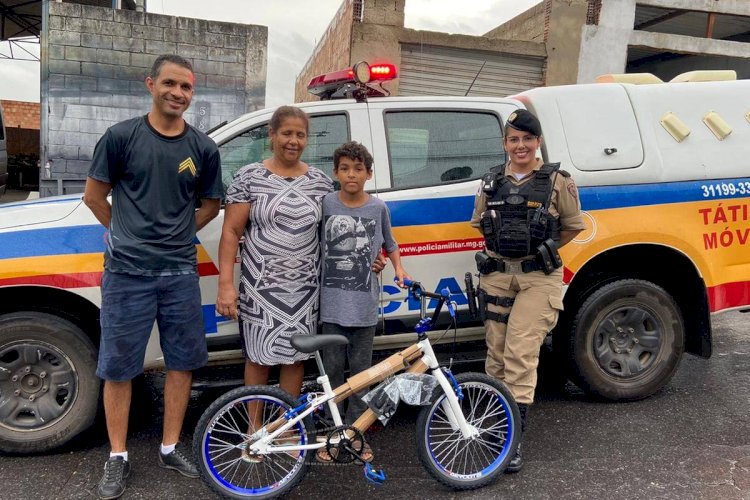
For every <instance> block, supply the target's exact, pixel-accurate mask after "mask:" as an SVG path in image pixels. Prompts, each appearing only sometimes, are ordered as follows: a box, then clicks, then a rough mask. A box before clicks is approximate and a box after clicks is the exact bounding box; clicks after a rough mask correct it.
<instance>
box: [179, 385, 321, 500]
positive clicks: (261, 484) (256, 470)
mask: <svg viewBox="0 0 750 500" xmlns="http://www.w3.org/2000/svg"><path fill="white" fill-rule="evenodd" d="M296 406H298V402H297V401H296V400H295V399H294V398H293V397H292V396H290V395H289V394H288V393H286V392H285V391H283V390H281V389H278V388H276V387H269V386H250V387H240V388H238V389H234V390H232V391H229V392H228V393H226V394H224V395H223V396H221V397H220V398H219V399H217V400H216V401H214V402H213V403H212V404H211V406H209V407H208V409H206V411H205V412H204V413H203V415H202V416H201V419H200V421H199V422H198V425H197V427H196V429H195V435H194V437H193V452H194V454H195V457H196V459H197V462H198V464H197V465H198V470H199V472H200V475H201V478H202V479H203V481H204V482H205V483H206V484H207V485H208V486H209V488H211V489H212V490H213V491H214V492H216V493H218V494H219V495H221V496H223V497H225V498H256V499H266V498H275V497H277V496H280V495H283V494H285V493H287V492H289V490H291V489H292V488H294V487H295V486H296V485H297V484H298V483H299V482H300V481H301V480H302V478H303V477H304V475H305V474H306V473H307V471H308V468H309V463H310V458H311V456H312V455H313V454H311V453H309V452H308V451H305V450H300V451H288V452H275V453H269V454H265V455H251V454H247V453H243V450H244V449H245V447H246V445H247V443H248V440H249V437H250V435H252V434H253V433H254V432H256V431H257V430H258V429H260V428H262V427H263V426H265V425H268V424H269V423H270V422H273V421H275V420H276V419H278V418H279V417H280V416H282V415H283V414H284V413H285V412H287V411H289V410H290V409H292V408H294V407H296ZM251 413H252V414H253V415H255V418H251ZM312 436H314V431H313V423H312V421H311V419H309V418H306V419H304V420H302V421H300V422H298V423H297V424H296V425H294V426H293V427H292V428H290V429H289V430H288V431H285V432H284V433H283V435H282V437H281V438H280V439H279V441H278V442H274V443H273V444H277V443H278V445H281V444H289V443H294V444H297V443H299V444H307V443H308V442H309V441H310V439H311V437H312Z"/></svg>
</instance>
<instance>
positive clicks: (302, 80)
mask: <svg viewBox="0 0 750 500" xmlns="http://www.w3.org/2000/svg"><path fill="white" fill-rule="evenodd" d="M353 16H354V10H353V2H352V0H344V1H343V3H342V4H341V7H339V10H338V12H336V15H334V16H333V20H331V23H330V24H329V25H328V28H327V29H326V31H325V33H323V36H322V38H321V39H320V42H318V45H317V46H316V47H315V49H314V51H313V54H312V56H310V59H308V60H307V63H306V64H305V66H304V67H303V68H302V71H300V72H299V75H297V79H296V80H295V85H294V102H304V101H314V100H317V99H318V98H317V97H316V96H314V95H313V94H311V93H309V92H308V91H307V84H308V83H310V79H311V78H312V77H314V76H317V75H320V74H323V73H329V72H331V71H336V70H340V69H344V68H346V67H348V66H349V65H351V64H352V62H351V60H350V58H351V56H350V54H351V38H352V23H353Z"/></svg>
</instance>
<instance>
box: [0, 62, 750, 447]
mask: <svg viewBox="0 0 750 500" xmlns="http://www.w3.org/2000/svg"><path fill="white" fill-rule="evenodd" d="M395 72H396V69H395V68H394V67H393V66H388V65H385V66H378V67H372V68H368V67H367V66H363V65H359V66H357V67H355V68H351V69H348V70H344V71H340V72H336V73H331V74H327V75H322V76H320V77H317V78H315V79H313V80H312V81H311V84H310V89H311V91H313V92H314V93H317V94H318V95H319V96H321V97H322V98H323V100H321V101H319V102H314V103H305V104H301V105H300V107H302V108H303V109H304V110H305V111H306V112H307V113H308V114H309V116H310V138H309V144H308V146H307V149H306V151H305V157H304V158H303V159H304V160H305V161H307V162H308V163H309V164H311V165H314V166H316V167H318V168H321V169H323V170H324V171H326V172H329V173H330V172H331V170H332V164H331V163H332V153H333V151H334V149H335V148H336V147H337V146H339V145H340V144H342V143H343V142H345V141H347V140H351V139H353V140H357V141H359V142H361V143H363V144H364V145H366V146H367V147H368V148H369V149H370V151H371V152H372V153H373V156H374V158H375V165H374V175H373V178H372V180H371V181H369V182H368V184H367V186H366V188H367V189H368V190H369V191H370V192H372V193H373V194H374V195H375V196H378V197H380V198H382V199H383V200H385V202H386V203H387V204H388V206H389V208H390V211H391V215H392V223H393V226H394V234H395V237H396V239H397V241H398V242H399V245H400V248H401V255H402V256H403V259H404V264H405V267H406V268H407V269H408V270H409V272H410V274H412V275H413V276H415V277H418V279H420V280H421V281H422V282H423V284H424V285H425V286H426V287H428V288H429V289H433V290H435V289H442V288H444V287H446V286H447V287H448V288H449V289H450V290H451V292H452V293H453V300H455V301H456V302H457V303H458V304H459V306H463V309H465V308H466V304H467V299H466V295H465V286H464V274H465V273H466V272H467V271H472V270H475V268H474V254H475V252H477V251H478V250H480V249H481V248H482V247H483V240H482V238H481V236H480V234H479V232H478V231H477V230H476V229H474V228H472V227H471V226H470V225H469V223H468V221H469V219H470V216H471V212H472V206H473V201H474V196H475V193H476V192H477V190H478V188H479V179H480V178H481V177H482V175H483V174H485V173H486V172H487V171H488V170H489V169H490V168H491V167H493V166H495V165H498V164H502V163H504V162H505V160H506V154H505V151H504V150H503V143H502V128H503V123H504V122H505V120H506V118H507V117H508V115H509V114H510V113H512V112H513V111H514V110H516V109H519V108H528V109H530V110H531V111H532V112H534V113H535V114H536V115H537V116H538V117H539V119H540V120H541V123H542V128H543V132H544V138H545V141H544V143H543V146H542V150H541V151H540V154H541V155H542V156H543V157H544V159H545V160H548V161H557V162H561V163H562V168H564V169H565V170H567V171H569V172H570V173H571V174H572V176H573V178H574V179H575V181H576V183H577V184H578V186H579V193H580V198H581V205H582V207H583V210H584V218H585V220H586V223H587V226H588V227H587V230H586V231H584V232H583V233H581V234H580V235H579V236H578V238H577V239H576V240H575V241H574V242H572V243H570V244H568V245H567V246H566V247H565V248H564V249H563V250H564V251H563V252H562V254H563V260H564V265H565V272H564V280H565V283H566V293H565V297H564V306H565V311H564V313H563V315H562V316H561V318H560V321H559V323H558V325H557V327H556V329H555V331H554V332H553V334H552V337H551V342H550V343H551V345H552V346H553V350H554V353H555V357H556V359H557V361H558V363H556V365H558V366H559V367H560V368H561V369H562V370H564V374H563V376H566V377H569V378H570V379H572V380H573V381H574V382H575V383H577V384H578V385H579V386H580V387H582V388H583V389H584V390H585V391H587V392H588V393H590V394H592V395H594V396H597V397H601V398H606V399H612V400H632V399H638V398H643V397H646V396H648V395H650V394H653V393H654V392H655V391H657V390H659V389H660V388H661V387H662V386H664V384H666V383H667V382H668V381H669V379H670V377H671V376H672V375H673V373H674V372H675V370H676V367H677V365H678V362H679V360H680V358H681V356H682V354H683V352H685V351H686V352H688V353H691V354H695V355H699V356H704V357H707V356H709V355H710V354H711V315H712V314H714V313H718V312H720V311H725V310H730V309H739V308H747V307H748V304H750V259H748V257H747V256H748V255H750V254H749V253H748V240H749V236H750V222H749V221H750V217H749V216H748V214H749V213H750V209H749V207H750V178H748V177H747V172H748V167H747V155H746V154H745V153H746V145H747V144H748V143H750V99H749V98H748V96H750V81H736V80H735V81H733V80H724V81H699V82H696V81H694V80H707V79H710V78H707V77H706V74H705V73H693V74H687V75H683V76H681V77H680V78H679V80H685V81H679V82H674V81H673V82H670V83H660V82H657V83H649V84H633V83H619V82H617V80H619V77H618V76H612V75H610V78H609V80H614V81H613V82H610V83H595V84H587V85H571V86H564V87H547V88H537V89H532V90H529V91H527V92H523V93H521V94H519V95H517V96H514V97H512V98H489V97H487V98H484V97H401V98H398V97H397V98H391V97H382V96H380V95H379V94H381V92H379V91H378V85H380V87H381V88H382V84H383V83H384V81H386V80H388V79H390V78H393V77H394V76H395ZM711 76H712V77H715V76H717V75H711ZM718 76H719V77H725V76H726V75H724V74H719V75H718ZM625 77H629V78H634V77H633V76H632V75H625ZM652 80H653V78H652ZM272 112H273V109H267V110H262V111H258V112H254V113H250V114H248V115H245V116H242V117H241V118H238V119H237V120H235V121H233V122H231V123H229V124H227V125H225V126H223V127H222V128H220V129H219V130H217V131H215V132H213V133H212V134H211V137H212V138H213V139H214V140H215V141H216V142H217V144H218V145H219V149H220V151H221V160H222V177H223V181H224V183H225V184H228V183H229V182H230V181H231V179H232V176H233V174H234V173H235V172H236V171H237V169H239V168H240V167H242V166H243V165H246V164H248V163H251V162H255V161H259V160H262V159H264V158H267V157H269V156H270V155H271V152H270V147H269V140H268V121H269V119H270V117H271V114H272ZM221 224H222V218H221V216H220V217H218V218H217V219H215V220H214V221H212V222H211V223H210V224H209V225H208V226H206V227H205V228H204V229H203V230H201V231H200V232H199V233H198V237H197V241H196V246H197V248H198V271H199V273H200V276H201V285H202V302H203V317H204V327H205V332H206V340H207V342H208V345H209V350H210V362H211V363H226V362H230V361H240V360H241V357H242V356H241V352H240V349H239V338H238V329H237V324H236V323H235V322H234V321H229V320H227V319H226V318H223V317H220V316H217V314H216V312H215V309H214V303H215V300H216V289H217V277H218V270H217V261H218V258H217V257H218V255H217V252H218V249H217V244H218V240H219V236H220V229H221ZM103 233H104V228H103V227H102V226H101V225H100V224H99V223H98V222H97V221H96V219H95V218H94V216H93V215H92V213H91V212H90V211H89V210H88V209H87V208H86V207H85V206H84V205H83V203H82V202H81V196H80V195H70V196H63V197H56V198H47V199H41V200H38V201H36V202H29V203H27V202H24V203H14V204H8V205H5V206H0V450H2V451H6V452H39V451H43V450H47V449H51V448H53V447H56V446H59V445H61V444H63V443H65V442H67V441H68V440H70V439H71V438H73V437H74V436H75V435H77V434H79V433H80V432H81V431H82V430H84V429H85V428H86V427H88V426H89V425H90V424H91V423H92V421H93V419H94V417H95V414H96V412H97V408H98V399H99V392H100V384H99V381H98V379H97V378H96V376H95V374H94V373H95V371H94V370H95V364H96V357H97V342H98V337H99V324H98V322H99V306H100V301H101V299H100V290H99V283H100V279H101V273H102V263H103V257H102V252H103V250H104V239H103ZM238 268H239V265H238ZM389 272H391V273H392V268H390V267H389V268H387V269H386V271H385V272H384V276H383V279H382V283H381V285H382V293H381V308H380V310H381V315H382V318H383V322H382V326H383V328H382V329H381V331H380V334H379V336H378V337H377V339H376V348H377V349H390V348H395V347H398V346H400V345H403V344H404V343H406V342H410V341H413V334H410V333H407V332H408V331H409V330H408V327H409V326H410V325H411V324H412V322H413V319H414V317H415V315H417V314H418V308H419V305H418V304H417V303H415V302H413V301H411V300H404V299H405V296H404V293H403V292H402V291H401V290H400V289H398V288H397V287H396V286H394V285H393V284H392V281H391V280H392V274H389ZM235 282H237V280H235ZM463 317H464V318H467V317H468V314H463ZM459 326H460V328H459V329H458V332H457V336H456V337H457V340H458V342H459V346H458V347H457V351H458V352H460V351H461V349H462V346H466V345H469V344H473V345H475V346H476V345H477V343H479V344H480V345H481V343H482V340H483V338H484V331H483V328H482V327H481V325H479V324H477V323H476V322H474V323H471V322H466V321H465V322H463V323H462V324H460V325H459ZM156 335H157V334H156V332H155V333H154V335H153V336H152V339H151V342H150V344H149V348H148V351H147V357H146V364H145V369H147V370H149V369H158V368H160V367H162V366H163V360H162V356H161V353H160V351H159V345H158V340H157V337H156ZM448 339H450V340H452V339H453V335H446V337H445V338H444V339H443V340H448Z"/></svg>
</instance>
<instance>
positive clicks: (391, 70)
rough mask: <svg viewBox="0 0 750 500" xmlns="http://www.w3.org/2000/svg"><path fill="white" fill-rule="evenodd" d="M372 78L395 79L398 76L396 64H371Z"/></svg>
mask: <svg viewBox="0 0 750 500" xmlns="http://www.w3.org/2000/svg"><path fill="white" fill-rule="evenodd" d="M370 75H371V76H370V78H371V79H372V80H393V79H394V78H396V77H397V76H398V74H397V72H396V65H394V64H374V65H372V66H370Z"/></svg>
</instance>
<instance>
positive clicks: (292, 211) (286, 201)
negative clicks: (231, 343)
mask: <svg viewBox="0 0 750 500" xmlns="http://www.w3.org/2000/svg"><path fill="white" fill-rule="evenodd" d="M308 129H309V121H308V118H307V115H305V113H304V112H303V111H302V110H301V109H299V108H295V107H293V106H282V107H280V108H278V109H277V110H276V112H275V113H274V114H273V116H272V117H271V121H270V123H269V137H270V140H271V147H272V149H273V157H271V158H269V159H267V160H264V161H263V162H262V163H252V164H250V165H246V166H245V167H243V168H241V169H240V170H239V171H238V172H237V173H236V174H235V176H234V179H233V181H232V184H231V185H230V186H229V189H228V190H227V196H226V208H225V211H224V226H223V228H222V233H221V241H220V244H219V294H218V297H217V300H216V310H217V312H218V313H219V314H221V315H223V316H226V317H232V318H237V317H238V316H239V320H240V321H239V323H240V335H241V337H242V348H243V352H244V354H245V359H246V361H245V384H246V385H263V384H266V383H267V382H268V373H269V370H270V368H271V367H272V366H274V365H281V373H280V380H279V385H280V386H281V388H282V389H284V390H285V391H287V392H288V393H289V394H292V395H293V396H295V397H296V396H298V395H299V393H300V389H301V387H302V378H303V376H304V367H303V361H304V360H305V359H307V358H308V357H309V355H306V354H302V353H299V352H297V351H296V350H295V349H294V348H292V347H291V345H290V344H289V339H290V338H291V336H292V335H295V334H298V333H301V334H315V330H316V326H317V321H318V295H319V290H320V288H319V271H320V260H319V259H320V250H319V242H318V235H319V232H318V229H319V226H318V223H319V222H320V218H321V206H320V203H321V200H322V198H323V196H325V195H326V194H327V193H329V192H331V191H332V190H333V183H332V181H331V179H330V178H329V177H328V176H327V175H326V174H325V173H323V172H322V171H320V170H318V169H317V168H315V167H311V166H309V165H307V164H306V163H304V162H303V161H301V160H300V158H301V156H302V153H303V152H304V150H305V146H306V145H307V134H308ZM242 236H244V241H243V244H242V252H241V258H242V276H241V281H240V287H239V288H240V294H239V304H238V301H237V298H238V297H237V292H236V290H235V287H234V264H235V256H236V255H237V248H238V245H239V241H240V237H242Z"/></svg>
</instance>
